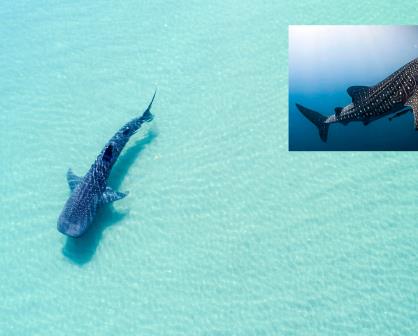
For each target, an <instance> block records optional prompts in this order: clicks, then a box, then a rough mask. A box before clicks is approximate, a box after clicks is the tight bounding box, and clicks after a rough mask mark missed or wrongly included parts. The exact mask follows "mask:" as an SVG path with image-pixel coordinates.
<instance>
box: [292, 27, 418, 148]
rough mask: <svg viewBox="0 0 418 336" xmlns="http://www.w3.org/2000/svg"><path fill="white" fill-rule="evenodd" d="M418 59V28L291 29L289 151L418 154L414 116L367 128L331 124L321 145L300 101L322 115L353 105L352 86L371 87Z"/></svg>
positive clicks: (355, 124)
mask: <svg viewBox="0 0 418 336" xmlns="http://www.w3.org/2000/svg"><path fill="white" fill-rule="evenodd" d="M417 57H418V26H338V25H336V26H311V27H309V26H290V27H289V149H290V150H366V151H367V150H417V149H418V132H417V131H416V130H415V126H414V120H413V115H412V113H411V112H408V113H407V114H405V115H403V116H401V117H399V118H395V119H393V120H392V121H389V120H388V117H389V116H386V117H383V118H381V119H378V120H375V121H373V122H371V123H370V124H368V125H367V126H364V125H363V123H361V122H352V123H349V124H348V125H343V124H340V123H338V124H332V125H330V127H329V132H328V141H327V142H326V143H323V142H322V141H321V140H320V138H319V135H318V130H317V128H316V127H315V126H314V125H313V124H312V123H311V122H310V121H309V120H307V119H306V118H305V117H304V116H303V115H302V114H301V113H300V111H299V110H298V109H297V108H296V105H295V104H296V103H298V104H301V105H303V106H305V107H307V108H309V109H312V110H314V111H317V112H319V113H321V114H322V115H324V116H329V115H332V114H334V108H335V107H337V106H341V107H344V106H346V105H347V104H349V103H351V97H350V96H349V95H348V94H347V88H348V87H350V86H357V85H366V86H372V85H375V84H377V83H378V82H380V81H381V80H383V79H384V78H386V77H387V76H389V75H390V74H392V73H393V72H395V71H396V70H398V69H399V68H400V67H402V66H403V65H404V64H406V63H408V62H409V61H411V60H413V59H414V58H417Z"/></svg>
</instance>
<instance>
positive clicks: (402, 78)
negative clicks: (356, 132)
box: [296, 58, 418, 142]
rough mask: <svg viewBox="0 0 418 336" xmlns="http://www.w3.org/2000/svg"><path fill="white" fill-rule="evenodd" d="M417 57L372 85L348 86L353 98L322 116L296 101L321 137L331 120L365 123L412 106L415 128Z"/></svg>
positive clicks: (417, 123)
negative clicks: (348, 102) (343, 105)
mask: <svg viewBox="0 0 418 336" xmlns="http://www.w3.org/2000/svg"><path fill="white" fill-rule="evenodd" d="M417 83H418V58H416V59H414V60H412V61H411V62H409V63H407V64H405V65H404V66H403V67H401V68H400V69H398V70H397V71H395V72H394V73H392V74H391V75H390V76H388V77H387V78H385V79H384V80H382V81H381V82H379V83H377V84H376V85H374V86H351V87H349V88H348V89H347V93H348V95H349V96H350V97H351V99H352V102H351V103H350V104H348V105H347V106H345V107H336V108H335V111H334V112H335V113H334V114H333V115H330V116H324V115H322V114H321V113H319V112H316V111H314V110H311V109H308V108H306V107H304V106H302V105H300V104H296V107H297V108H298V109H299V111H300V112H301V113H302V114H303V115H304V116H305V117H306V118H307V119H308V120H309V121H311V122H312V123H313V124H314V125H315V126H316V127H317V128H318V131H319V136H320V138H321V140H322V141H324V142H326V141H327V139H328V128H329V125H330V124H333V123H342V124H343V125H347V124H348V123H349V122H352V121H360V122H363V124H364V125H365V126H367V125H368V124H369V123H371V122H372V121H375V120H377V119H380V118H383V117H385V116H388V115H393V116H392V117H390V118H389V120H392V119H393V118H396V117H400V116H401V115H403V114H405V113H407V112H410V111H411V110H412V112H413V114H414V123H415V129H416V130H418V84H417Z"/></svg>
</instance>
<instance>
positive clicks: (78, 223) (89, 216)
mask: <svg viewBox="0 0 418 336" xmlns="http://www.w3.org/2000/svg"><path fill="white" fill-rule="evenodd" d="M155 94H156V92H155V93H154V96H153V97H152V99H151V102H150V103H149V105H148V108H147V109H146V110H145V112H144V113H143V114H142V116H141V117H137V118H134V119H132V120H131V121H129V122H128V123H126V124H125V125H124V126H122V128H121V129H119V131H117V132H116V133H115V135H113V137H112V138H111V139H110V140H109V141H108V142H107V144H106V145H105V146H104V148H103V150H102V151H101V152H100V154H99V155H98V156H97V158H96V161H94V163H93V164H92V166H91V168H90V169H89V171H88V172H87V174H86V175H85V176H84V177H79V176H76V175H75V174H74V173H73V172H72V170H71V168H70V169H69V170H68V172H67V181H68V185H69V187H70V190H71V195H70V197H69V198H68V200H67V202H66V203H65V205H64V209H63V210H62V212H61V214H60V216H59V218H58V225H57V228H58V231H59V232H61V233H63V234H65V235H67V236H70V237H80V236H81V235H82V234H83V233H84V232H85V231H86V230H87V228H88V227H89V226H90V224H91V223H92V221H93V218H94V216H95V214H96V212H97V209H98V208H99V207H100V206H101V205H104V204H107V203H111V202H114V201H117V200H120V199H122V198H124V197H125V196H126V195H127V193H122V192H118V191H114V190H112V189H111V188H110V187H108V186H107V185H106V181H107V178H108V177H109V174H110V171H111V170H112V167H113V165H114V163H115V162H116V160H117V159H118V157H119V155H120V153H121V151H122V149H123V147H125V145H126V143H127V142H128V140H129V138H130V137H131V136H132V135H133V134H135V133H136V132H137V131H138V129H139V128H140V127H141V125H142V124H143V123H144V122H150V121H152V119H153V118H154V116H153V115H152V114H151V106H152V103H153V101H154V98H155Z"/></svg>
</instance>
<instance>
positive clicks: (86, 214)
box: [57, 194, 95, 238]
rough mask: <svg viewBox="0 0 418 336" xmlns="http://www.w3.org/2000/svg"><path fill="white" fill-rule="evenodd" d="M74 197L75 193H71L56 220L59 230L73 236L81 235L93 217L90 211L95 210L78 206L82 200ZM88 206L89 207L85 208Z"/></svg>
mask: <svg viewBox="0 0 418 336" xmlns="http://www.w3.org/2000/svg"><path fill="white" fill-rule="evenodd" d="M74 196H75V197H74ZM76 198H77V195H74V194H73V195H72V196H71V197H70V198H69V199H68V200H67V202H66V204H65V206H64V209H63V210H62V212H61V214H60V216H59V217H58V222H57V229H58V231H59V232H61V233H63V234H65V235H67V236H70V237H75V238H76V237H79V236H81V235H82V234H83V233H84V232H85V231H86V230H87V228H88V227H89V226H90V224H91V222H92V219H93V216H92V215H91V213H93V212H95V211H94V209H93V208H92V207H87V208H82V207H80V206H78V204H84V202H81V203H80V202H76V201H74V199H76ZM88 208H90V209H89V210H87V209H88Z"/></svg>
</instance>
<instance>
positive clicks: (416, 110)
mask: <svg viewBox="0 0 418 336" xmlns="http://www.w3.org/2000/svg"><path fill="white" fill-rule="evenodd" d="M405 106H409V107H410V108H411V109H412V113H413V114H414V124H415V129H416V130H417V131H418V93H414V94H413V95H412V96H411V97H410V98H409V99H408V100H407V101H406V103H405Z"/></svg>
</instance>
